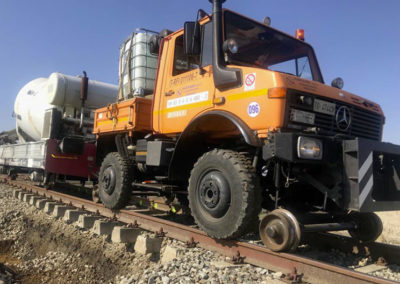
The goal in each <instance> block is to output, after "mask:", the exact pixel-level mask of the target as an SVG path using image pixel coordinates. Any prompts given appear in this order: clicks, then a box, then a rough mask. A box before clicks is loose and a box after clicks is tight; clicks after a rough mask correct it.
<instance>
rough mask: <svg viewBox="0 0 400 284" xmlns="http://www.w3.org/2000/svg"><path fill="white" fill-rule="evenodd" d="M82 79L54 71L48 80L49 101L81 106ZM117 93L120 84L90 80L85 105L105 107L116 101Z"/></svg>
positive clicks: (87, 106)
mask: <svg viewBox="0 0 400 284" xmlns="http://www.w3.org/2000/svg"><path fill="white" fill-rule="evenodd" d="M81 80H82V79H81V78H80V77H74V76H69V75H64V74H61V73H52V74H51V75H50V77H49V79H48V82H47V102H48V103H49V104H52V105H58V106H71V107H76V108H78V107H80V105H81V99H80V92H81ZM117 94H118V86H115V85H111V84H107V83H103V82H99V81H94V80H89V85H88V94H87V100H86V102H85V107H86V108H93V109H94V108H99V107H103V106H105V105H107V104H109V103H110V102H114V101H116V98H117ZM110 99H111V101H110Z"/></svg>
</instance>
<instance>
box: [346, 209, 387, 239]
mask: <svg viewBox="0 0 400 284" xmlns="http://www.w3.org/2000/svg"><path fill="white" fill-rule="evenodd" d="M350 219H351V220H353V221H354V222H355V223H356V224H357V227H356V228H355V229H351V230H348V232H349V234H350V235H351V236H352V237H353V238H355V239H357V240H360V241H363V242H373V241H375V240H376V239H377V238H378V237H379V236H380V235H381V234H382V230H383V225H382V221H381V218H379V216H378V215H376V214H375V213H372V212H367V213H359V212H351V213H350Z"/></svg>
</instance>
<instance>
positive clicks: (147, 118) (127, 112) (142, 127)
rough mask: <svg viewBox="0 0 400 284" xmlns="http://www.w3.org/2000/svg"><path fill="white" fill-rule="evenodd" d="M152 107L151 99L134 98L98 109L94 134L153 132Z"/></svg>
mask: <svg viewBox="0 0 400 284" xmlns="http://www.w3.org/2000/svg"><path fill="white" fill-rule="evenodd" d="M151 105H152V100H151V99H148V98H133V99H130V100H126V101H123V102H120V103H115V104H110V105H108V106H107V107H103V108H100V109H97V110H96V112H95V119H94V127H93V133H95V134H105V133H112V132H121V131H141V132H151Z"/></svg>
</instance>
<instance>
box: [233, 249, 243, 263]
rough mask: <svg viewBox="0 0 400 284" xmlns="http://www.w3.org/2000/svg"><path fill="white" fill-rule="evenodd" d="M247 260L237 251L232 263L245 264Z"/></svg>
mask: <svg viewBox="0 0 400 284" xmlns="http://www.w3.org/2000/svg"><path fill="white" fill-rule="evenodd" d="M245 258H246V257H245V256H241V255H240V252H239V251H237V252H236V255H234V256H232V263H233V264H243V263H244V259H245Z"/></svg>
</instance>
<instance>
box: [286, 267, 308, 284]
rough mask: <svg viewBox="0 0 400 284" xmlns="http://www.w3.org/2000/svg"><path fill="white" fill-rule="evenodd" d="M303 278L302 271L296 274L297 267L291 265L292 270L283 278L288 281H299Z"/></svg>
mask: <svg viewBox="0 0 400 284" xmlns="http://www.w3.org/2000/svg"><path fill="white" fill-rule="evenodd" d="M302 278H303V273H301V274H298V273H297V268H296V267H293V269H292V272H290V273H289V274H286V275H285V278H284V280H287V281H289V282H290V283H301V282H302Z"/></svg>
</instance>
